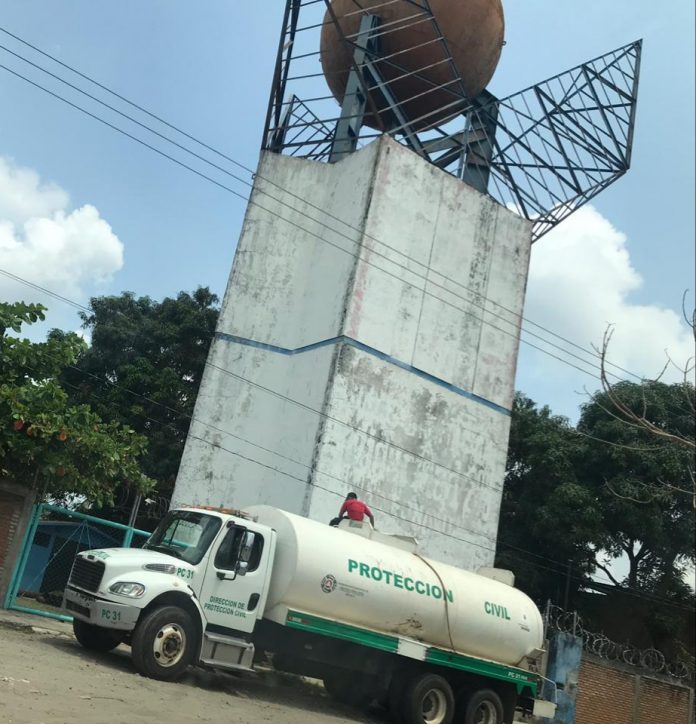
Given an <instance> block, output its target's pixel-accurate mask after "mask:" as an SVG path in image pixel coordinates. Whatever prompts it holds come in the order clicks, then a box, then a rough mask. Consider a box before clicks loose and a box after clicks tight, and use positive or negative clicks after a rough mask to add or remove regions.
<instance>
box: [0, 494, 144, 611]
mask: <svg viewBox="0 0 696 724" xmlns="http://www.w3.org/2000/svg"><path fill="white" fill-rule="evenodd" d="M149 536H150V533H148V532H147V531H144V530H138V529H137V528H133V527H132V526H127V525H123V524H121V523H114V522H112V521H109V520H104V519H103V518H97V517H95V516H92V515H86V514H84V513H78V512H76V511H73V510H68V509H66V508H60V507H58V506H55V505H48V504H42V505H38V506H36V507H35V509H34V511H33V514H32V518H31V522H30V525H29V529H28V531H27V535H26V538H25V540H24V544H23V548H22V552H21V555H20V557H19V560H18V562H17V566H16V568H15V570H14V573H13V576H12V582H11V584H10V590H9V593H8V596H7V600H6V604H5V605H6V606H7V608H11V609H14V610H18V611H25V612H27V613H34V614H39V615H42V616H48V617H50V618H57V619H61V620H72V619H71V617H70V616H66V615H65V613H64V612H63V610H62V603H63V592H64V590H65V587H66V585H67V583H68V578H69V577H70V571H71V569H72V564H73V560H74V558H75V556H76V555H77V553H80V552H82V551H86V550H92V549H95V548H119V547H132V548H140V547H142V545H143V544H144V543H145V541H146V540H147V539H148V537H149Z"/></svg>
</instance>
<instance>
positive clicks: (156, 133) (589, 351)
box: [0, 26, 642, 379]
mask: <svg viewBox="0 0 696 724" xmlns="http://www.w3.org/2000/svg"><path fill="white" fill-rule="evenodd" d="M0 32H3V33H5V34H6V35H8V36H10V37H12V38H14V39H15V40H17V41H19V42H21V43H23V44H24V45H26V46H27V47H30V48H31V49H33V50H34V51H36V52H38V53H40V54H41V55H43V56H45V57H47V58H49V59H50V60H52V61H53V62H55V63H57V64H59V65H61V66H63V67H64V68H66V69H68V70H70V71H71V72H73V73H75V74H76V75H78V76H80V77H82V78H84V79H85V80H87V81H89V82H90V83H93V84H94V85H96V86H97V87H99V88H101V89H102V90H104V91H106V92H107V93H110V94H111V95H113V96H114V97H116V98H118V99H120V100H122V101H123V102H125V103H127V104H128V105H130V106H131V107H133V108H136V109H137V110H139V111H141V112H142V113H145V114H147V115H148V116H150V117H151V118H153V119H155V120H157V121H158V122H160V123H162V124H164V125H165V126H167V127H169V128H171V129H172V130H174V131H176V132H177V133H179V134H181V135H183V136H185V137H186V138H188V139H189V140H192V141H194V142H195V143H197V144H199V145H200V146H202V147H204V148H206V149H207V150H209V151H212V152H213V153H215V154H217V155H218V156H220V157H221V158H224V159H225V160H227V161H229V162H230V163H232V164H234V165H235V166H237V167H239V168H241V169H242V170H244V171H246V172H247V173H249V174H250V175H251V176H252V177H256V178H260V179H262V180H264V181H265V182H267V183H269V184H270V185H272V186H275V187H276V188H278V189H279V190H280V191H282V192H283V193H285V194H288V195H289V196H291V197H292V198H295V199H297V200H299V201H300V202H302V203H303V204H306V205H307V206H309V207H311V208H313V209H315V210H317V211H319V212H320V213H321V214H324V215H326V216H327V217H329V218H331V219H333V220H335V221H338V222H339V223H340V224H342V225H344V226H346V227H347V228H349V229H351V230H353V231H355V232H357V233H358V234H360V235H361V236H364V237H365V238H368V239H370V240H372V241H374V242H376V243H378V244H380V245H381V246H384V247H385V248H387V249H390V250H391V251H393V252H394V253H396V254H398V255H400V256H402V257H404V258H406V259H407V260H409V261H411V262H413V263H415V264H417V265H419V266H421V267H423V268H426V269H427V265H425V264H424V263H423V262H421V261H419V260H417V259H415V258H414V257H412V256H410V255H408V254H406V253H405V252H403V251H401V250H399V249H397V248H395V247H393V246H390V245H389V244H386V243H385V242H382V241H380V240H378V239H376V238H375V237H373V236H370V235H369V234H367V233H364V232H363V231H362V230H361V229H359V228H358V227H355V226H353V225H351V224H350V223H348V222H345V221H343V220H342V219H340V218H338V217H337V216H335V215H333V214H330V213H329V212H327V211H325V210H324V209H322V208H321V207H319V206H317V205H315V204H313V203H312V202H311V201H308V200H307V199H304V198H303V197H301V196H299V195H297V194H295V193H293V192H292V191H289V190H288V189H285V188H283V187H282V186H280V185H279V184H278V183H276V182H274V181H273V180H271V179H268V178H267V177H264V176H262V175H260V174H255V172H254V171H253V170H252V169H250V168H249V167H247V166H245V165H244V164H242V163H240V162H238V161H236V160H235V159H234V158H232V157H230V156H229V155H227V154H225V153H223V152H221V151H219V150H217V149H215V148H213V147H212V146H210V145H209V144H207V143H205V142H203V141H200V140H199V139H197V138H196V137H194V136H193V135H191V134H189V133H187V132H186V131H183V130H182V129H180V128H178V127H177V126H175V125H173V124H171V123H169V122H168V121H166V120H164V119H163V118H161V117H160V116H158V115H156V114H154V113H152V112H151V111H149V110H147V109H145V108H143V107H142V106H140V105H138V104H136V103H134V102H132V101H130V100H129V99H127V98H125V97H124V96H122V95H120V94H118V93H116V92H115V91H113V90H111V89H110V88H108V87H107V86H105V85H103V84H101V83H99V82H98V81H96V80H95V79H94V78H91V77H90V76H88V75H86V74H84V73H82V72H80V71H79V70H77V69H76V68H74V67H72V66H70V65H68V64H66V63H64V62H62V61H60V60H58V59H57V58H56V57H55V56H53V55H51V54H49V53H46V52H45V51H43V50H41V49H40V48H38V47H36V46H35V45H32V44H31V43H29V42H28V41H26V40H24V39H22V38H20V37H19V36H17V35H15V34H14V33H11V32H10V31H8V30H7V29H5V28H3V27H1V26H0ZM0 47H2V48H3V49H4V50H6V51H7V52H9V53H11V54H12V55H14V56H15V57H17V58H20V59H21V60H23V61H24V62H26V63H29V64H30V65H32V66H33V67H35V68H38V69H39V70H41V71H43V72H44V73H47V74H48V75H50V76H51V77H53V78H55V79H57V80H59V81H60V82H62V83H64V84H66V85H68V86H69V87H71V88H73V89H75V90H77V91H78V92H80V93H82V94H83V95H85V96H87V97H89V98H90V99H92V100H94V101H95V102H97V103H100V104H101V105H103V106H105V107H107V108H109V109H110V110H112V111H114V112H116V113H118V114H120V115H121V116H123V117H125V118H127V119H128V120H130V121H132V122H133V123H136V124H137V125H139V126H141V127H142V128H144V129H146V130H148V131H150V132H151V133H153V134H155V135H157V136H158V137H160V138H162V139H163V140H165V141H168V142H169V143H172V144H174V145H175V146H177V147H178V148H180V149H181V150H183V151H185V152H186V153H189V154H191V155H193V156H194V157H196V158H198V159H199V160H201V161H203V162H205V163H207V164H209V165H211V166H212V167H214V168H216V169H217V170H220V171H222V172H223V173H225V174H227V175H229V176H231V177H232V178H234V179H235V180H237V181H239V182H240V183H243V184H245V185H247V186H249V187H252V188H253V184H252V183H251V182H249V181H247V180H245V179H243V178H241V177H239V176H237V175H235V174H232V173H231V172H229V171H228V170H226V169H224V168H222V167H221V166H219V165H217V164H215V163H213V162H212V161H210V160H208V159H206V158H204V157H203V156H200V155H199V154H197V153H195V152H194V151H191V150H190V149H189V148H187V147H186V146H183V145H181V144H179V143H177V142H176V141H174V140H173V139H171V138H169V137H167V136H165V135H163V134H161V133H159V132H158V131H156V130H154V129H153V128H151V127H150V126H147V125H146V124H143V123H141V122H140V121H138V120H137V119H135V118H133V117H131V116H129V115H127V114H125V113H123V112H122V111H120V110H118V109H117V108H114V107H113V106H111V105H109V104H108V103H105V102H104V101H102V100H100V99H99V98H96V97H95V96H93V95H91V94H90V93H87V92H86V91H84V90H83V89H81V88H78V87H77V86H75V85H73V84H72V83H70V82H68V81H66V80H65V79H63V78H61V77H60V76H57V75H55V74H53V73H51V72H50V71H48V70H46V69H45V68H43V67H42V66H40V65H37V64H36V63H33V62H32V61H30V60H28V59H26V58H24V57H23V56H21V55H19V54H18V53H15V52H14V51H12V50H10V49H8V48H5V47H4V46H0ZM47 92H50V91H47ZM265 195H267V196H269V198H271V199H273V200H275V201H277V202H278V203H280V204H281V205H284V206H287V207H288V208H290V209H291V210H292V211H295V212H297V211H299V210H298V209H296V208H295V207H293V206H289V205H288V204H287V203H285V202H283V201H281V200H280V199H278V198H276V197H273V196H270V194H268V193H265ZM304 215H305V216H307V218H310V219H311V220H312V221H315V222H317V223H321V222H320V221H319V220H318V219H314V218H312V217H310V216H308V215H307V214H306V213H305V214H304ZM281 218H282V217H281ZM327 228H328V229H329V230H331V231H333V232H334V233H336V234H339V235H341V236H343V237H344V238H347V239H348V240H349V241H350V242H351V243H353V244H356V245H359V242H357V241H356V240H355V239H353V238H352V237H349V236H347V235H345V234H341V232H339V231H338V230H337V229H334V228H332V227H327ZM381 256H384V255H381ZM384 258H386V259H388V257H384ZM388 260H389V261H391V262H392V263H395V262H393V260H390V259H388ZM377 268H379V267H377ZM402 268H404V269H405V270H406V271H409V272H410V273H413V272H412V271H411V270H410V269H408V268H407V267H403V266H402ZM435 273H436V274H438V276H441V277H442V278H443V279H446V280H447V281H449V282H451V283H452V284H455V285H456V286H458V287H460V288H462V289H464V290H466V291H468V292H469V293H470V294H473V295H476V296H477V297H480V294H479V293H478V292H476V291H475V290H473V289H471V288H470V287H467V286H466V285H464V284H462V283H461V282H459V281H457V280H455V279H452V278H451V277H448V276H447V275H444V274H439V273H437V272H435ZM421 278H423V279H425V277H421ZM402 281H405V280H402ZM426 281H427V282H429V283H430V284H433V285H435V286H440V287H441V288H442V289H444V290H445V291H447V292H448V293H450V294H454V293H453V292H451V291H450V290H448V289H447V288H446V287H444V286H442V285H437V284H436V283H434V282H433V281H432V280H429V279H428V280H426ZM454 296H458V297H459V298H461V299H464V298H463V297H461V296H460V295H456V294H454ZM465 301H466V300H465ZM486 301H488V302H490V303H491V304H493V305H494V306H496V307H498V308H500V309H502V310H504V311H506V312H508V313H510V314H512V315H514V316H515V317H516V318H517V319H518V320H519V323H520V326H521V323H522V321H525V322H526V323H528V324H531V325H533V326H535V327H536V328H538V329H541V330H542V331H544V332H546V333H547V334H551V335H552V336H554V337H556V338H558V339H560V340H561V341H563V342H565V343H566V344H570V345H571V346H573V347H575V348H576V349H578V350H580V351H582V352H584V353H586V354H590V355H591V356H593V357H596V358H599V357H600V355H599V354H598V353H597V352H596V350H589V349H586V348H584V347H582V346H581V345H578V344H577V343H575V342H573V341H572V340H569V339H567V338H565V337H563V336H561V335H559V334H558V333H556V332H553V331H551V330H549V329H548V328H546V327H544V326H542V325H539V324H537V323H536V322H533V321H531V320H529V319H527V318H525V317H524V316H523V315H521V314H519V313H518V312H517V311H515V310H512V309H510V308H508V307H506V306H504V305H502V304H500V303H498V302H495V301H494V300H491V299H486ZM470 303H472V304H474V305H475V306H481V305H478V304H476V303H475V302H473V301H472V302H470ZM482 308H483V307H482ZM488 313H489V314H493V313H492V312H491V311H490V310H488ZM494 316H496V317H498V318H500V319H502V320H503V321H505V322H506V323H508V324H511V325H512V324H514V322H511V321H510V320H507V319H505V318H504V317H502V316H500V315H495V314H494ZM524 331H525V332H526V333H527V334H531V335H532V336H535V337H537V338H539V339H541V340H543V341H544V342H545V343H546V344H549V345H551V346H554V347H556V348H557V349H560V350H561V351H563V352H566V353H567V354H571V355H572V356H574V357H576V359H579V360H580V361H582V362H585V363H586V362H588V360H585V359H584V358H580V357H578V356H577V355H574V354H573V353H571V352H569V351H568V350H566V349H565V348H562V347H559V346H558V345H556V344H554V343H553V342H550V341H549V340H547V339H545V338H543V337H540V336H539V335H536V334H534V333H533V332H530V331H529V330H527V329H525V330H524ZM607 364H608V365H610V366H612V367H615V368H617V369H619V370H621V371H622V372H625V373H626V374H629V375H631V376H633V377H635V378H636V379H642V377H640V376H639V375H636V374H635V373H633V372H631V371H629V370H626V369H624V368H623V367H620V366H619V365H616V364H614V363H613V362H611V361H609V360H607ZM611 374H613V373H611ZM614 376H616V375H614Z"/></svg>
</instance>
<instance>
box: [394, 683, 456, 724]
mask: <svg viewBox="0 0 696 724" xmlns="http://www.w3.org/2000/svg"><path fill="white" fill-rule="evenodd" d="M402 712H403V722H404V724H451V722H452V720H453V719H454V694H453V692H452V687H451V686H450V685H449V683H448V682H447V680H446V679H444V678H443V677H442V676H439V675H438V674H419V675H417V676H415V677H414V678H412V679H411V680H410V681H408V682H407V684H406V687H405V689H404V692H403V701H402Z"/></svg>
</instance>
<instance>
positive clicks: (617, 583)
mask: <svg viewBox="0 0 696 724" xmlns="http://www.w3.org/2000/svg"><path fill="white" fill-rule="evenodd" d="M595 565H596V566H597V568H599V569H600V570H602V571H604V572H605V573H606V574H607V576H609V578H610V579H611V580H612V583H613V584H614V585H615V586H618V587H619V588H621V587H622V586H621V584H620V583H619V582H618V581H617V580H616V578H614V576H613V575H612V573H611V571H610V570H609V569H608V568H607V567H606V566H603V565H602V564H601V563H598V562H597V561H595Z"/></svg>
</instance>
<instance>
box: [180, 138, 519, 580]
mask: <svg viewBox="0 0 696 724" xmlns="http://www.w3.org/2000/svg"><path fill="white" fill-rule="evenodd" d="M265 179H269V180H271V181H272V182H273V183H272V184H271V183H269V182H268V180H265ZM284 190H287V191H284ZM292 194H296V195H297V197H299V198H297V197H295V196H293V195H292ZM300 198H301V199H307V200H308V201H309V202H310V203H311V204H312V206H310V205H309V204H308V203H306V202H304V201H301V200H300ZM252 201H253V202H254V203H252V204H250V205H249V208H248V210H247V215H246V219H245V223H244V228H243V231H242V236H241V239H240V242H239V248H238V250H237V254H236V257H235V262H234V267H233V270H232V274H231V276H230V281H229V284H228V287H227V292H226V294H225V299H224V301H223V306H222V311H221V315H220V320H219V323H218V329H217V333H216V338H215V341H214V343H213V345H212V348H211V352H210V356H209V360H208V362H209V364H208V366H207V368H206V371H205V376H204V378H203V382H202V385H201V389H200V393H199V397H198V400H197V402H196V409H195V414H194V417H195V421H194V423H193V424H192V426H191V431H190V435H189V439H188V440H187V443H186V449H185V451H184V456H183V460H182V463H181V468H180V470H179V476H178V479H177V483H176V488H175V491H174V499H173V502H174V503H189V504H193V503H198V504H206V505H228V506H245V505H251V504H254V503H268V504H271V505H274V506H277V507H280V508H283V509H285V510H288V511H291V512H296V513H300V514H302V515H306V516H308V517H310V518H314V519H317V520H322V521H326V522H327V523H328V521H329V520H330V519H331V518H332V517H334V516H335V515H336V514H337V512H338V509H339V506H340V504H341V502H342V500H343V498H344V497H345V494H346V493H347V492H349V491H351V490H354V491H355V492H356V493H358V495H359V497H361V498H363V499H364V500H365V501H366V502H367V503H368V504H369V505H370V506H371V507H372V509H373V512H374V513H375V517H376V521H377V527H378V528H379V529H380V530H381V531H383V532H387V533H399V534H403V535H413V536H416V537H417V538H418V539H419V541H420V544H421V550H422V551H423V552H424V553H425V554H427V555H429V556H431V557H433V558H435V559H438V560H442V561H445V562H449V563H453V564H455V565H459V566H462V567H464V568H471V569H475V568H477V567H479V566H488V565H492V562H493V556H494V551H495V540H496V535H497V527H498V513H499V507H500V498H501V487H502V483H503V476H504V469H505V459H506V452H507V440H508V433H509V425H510V412H509V411H510V408H511V405H512V399H513V392H514V378H515V367H516V360H517V351H518V342H519V318H518V316H517V315H518V314H520V313H521V311H522V306H523V301H524V291H525V285H526V279H527V270H528V263H529V252H530V243H531V241H530V240H531V224H530V223H529V222H527V221H525V220H523V219H521V218H519V217H518V216H517V215H515V214H513V213H512V212H510V211H508V210H507V209H505V208H504V207H502V206H500V205H498V204H496V203H495V202H494V201H492V200H491V199H490V198H488V197H486V196H483V195H482V194H480V193H478V192H476V191H474V190H473V189H471V188H470V187H468V186H466V185H464V184H463V183H461V182H460V181H458V180H457V179H455V178H453V177H452V176H449V175H448V174H445V173H443V172H441V171H440V170H439V169H437V168H435V167H434V166H432V165H430V164H428V163H426V162H425V161H424V160H423V159H421V158H420V157H419V156H417V155H416V154H414V153H412V152H410V151H409V150H407V149H405V148H404V147H402V146H400V145H399V144H397V143H395V142H394V141H392V140H391V139H389V138H388V137H384V138H382V139H381V140H380V141H378V142H375V143H373V144H372V145H370V146H368V147H367V148H364V149H363V150H361V151H359V152H357V153H355V154H353V155H352V156H349V157H347V158H345V159H344V160H342V161H341V162H340V163H337V164H334V165H327V164H322V163H315V162H311V161H306V160H297V159H292V158H289V157H285V156H278V155H274V154H265V155H264V156H263V157H262V159H261V163H260V168H259V173H258V176H257V179H256V183H255V188H254V192H253V197H252ZM260 207H264V209H266V210H264V209H262V208H260ZM288 207H290V208H288ZM314 207H318V208H319V209H321V210H322V211H323V213H322V211H319V210H318V209H317V208H314ZM269 211H271V212H273V214H272V213H269ZM274 214H278V215H279V216H281V217H283V218H284V219H285V220H281V219H280V218H278V216H275V215H274ZM332 217H333V218H332ZM341 222H346V223H347V224H348V225H346V224H344V223H341ZM346 237H348V238H346ZM496 304H499V305H503V307H504V308H507V309H508V310H513V311H514V312H515V313H511V311H505V309H504V308H502V307H499V306H496ZM501 318H502V319H501Z"/></svg>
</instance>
